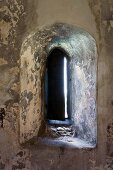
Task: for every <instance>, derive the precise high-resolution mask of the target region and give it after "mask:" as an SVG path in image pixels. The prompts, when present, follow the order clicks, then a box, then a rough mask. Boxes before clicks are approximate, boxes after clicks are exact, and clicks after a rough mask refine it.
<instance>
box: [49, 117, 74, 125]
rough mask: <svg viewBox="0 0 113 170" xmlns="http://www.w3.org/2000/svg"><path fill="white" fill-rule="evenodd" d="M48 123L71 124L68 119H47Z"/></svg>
mask: <svg viewBox="0 0 113 170" xmlns="http://www.w3.org/2000/svg"><path fill="white" fill-rule="evenodd" d="M47 122H48V124H49V125H56V126H59V125H60V126H70V125H72V121H71V120H70V119H65V120H64V121H63V120H50V119H49V120H48V121H47Z"/></svg>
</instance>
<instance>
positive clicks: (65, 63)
mask: <svg viewBox="0 0 113 170" xmlns="http://www.w3.org/2000/svg"><path fill="white" fill-rule="evenodd" d="M64 96H65V118H68V114H67V59H66V57H64Z"/></svg>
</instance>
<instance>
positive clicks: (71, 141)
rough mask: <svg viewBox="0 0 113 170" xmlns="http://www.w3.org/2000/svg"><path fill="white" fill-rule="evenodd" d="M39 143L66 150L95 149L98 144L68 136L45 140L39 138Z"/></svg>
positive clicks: (45, 138)
mask: <svg viewBox="0 0 113 170" xmlns="http://www.w3.org/2000/svg"><path fill="white" fill-rule="evenodd" d="M38 142H39V143H42V144H44V145H49V146H58V147H66V148H78V149H93V148H95V147H96V144H91V143H88V142H87V141H84V140H81V139H79V138H72V137H67V136H65V137H59V138H55V139H51V138H47V137H44V138H42V137H39V138H38Z"/></svg>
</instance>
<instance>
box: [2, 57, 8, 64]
mask: <svg viewBox="0 0 113 170" xmlns="http://www.w3.org/2000/svg"><path fill="white" fill-rule="evenodd" d="M6 64H8V63H7V61H6V60H4V58H0V66H1V65H6Z"/></svg>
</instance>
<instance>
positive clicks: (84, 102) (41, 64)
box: [20, 24, 97, 147]
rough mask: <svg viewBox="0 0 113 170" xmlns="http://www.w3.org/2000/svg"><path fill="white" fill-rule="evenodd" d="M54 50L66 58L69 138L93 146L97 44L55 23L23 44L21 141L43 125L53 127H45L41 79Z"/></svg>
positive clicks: (75, 29) (81, 32)
mask: <svg viewBox="0 0 113 170" xmlns="http://www.w3.org/2000/svg"><path fill="white" fill-rule="evenodd" d="M55 48H57V49H62V50H63V51H65V53H66V54H67V55H68V57H69V63H68V67H69V75H70V76H69V80H68V81H70V83H69V87H68V88H69V91H70V95H69V96H68V97H69V98H70V99H69V101H70V103H69V104H70V112H71V119H72V121H73V125H71V127H70V128H71V129H72V130H73V133H72V135H71V136H70V137H71V139H72V138H73V139H74V140H75V139H76V138H78V139H81V140H83V141H86V142H88V143H90V144H91V146H92V147H94V146H95V145H96V136H97V132H96V129H97V121H96V74H97V73H96V69H97V64H96V61H97V48H96V42H95V40H94V38H93V37H92V36H91V35H90V34H89V33H88V32H86V31H84V30H83V29H81V28H78V27H75V26H71V25H68V24H54V25H52V26H48V27H45V28H42V29H39V30H37V31H36V32H35V33H33V34H31V35H30V36H29V37H27V38H26V40H25V41H24V43H23V46H22V50H21V112H20V141H21V142H24V141H27V140H29V139H31V138H32V137H34V136H36V135H38V132H39V129H40V127H41V124H42V123H43V122H45V124H46V127H47V128H48V129H49V128H53V127H50V126H49V125H47V123H46V121H45V116H44V109H45V108H44V79H45V78H44V77H45V70H46V62H47V57H48V55H49V54H50V52H51V51H53V49H55ZM59 127H60V125H59ZM92 127H93V128H92ZM56 140H57V139H56ZM62 140H63V138H62ZM65 142H67V143H68V141H65ZM72 143H73V142H72Z"/></svg>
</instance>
